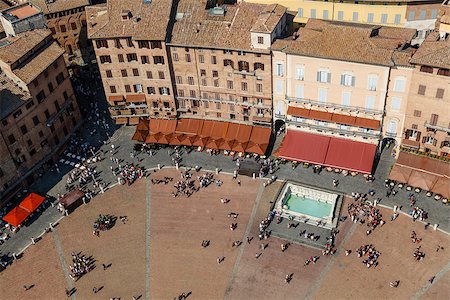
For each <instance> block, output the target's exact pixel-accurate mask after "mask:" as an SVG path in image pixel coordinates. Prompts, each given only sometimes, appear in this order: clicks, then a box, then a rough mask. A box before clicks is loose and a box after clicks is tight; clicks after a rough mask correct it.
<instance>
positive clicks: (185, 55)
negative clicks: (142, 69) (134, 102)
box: [169, 0, 287, 126]
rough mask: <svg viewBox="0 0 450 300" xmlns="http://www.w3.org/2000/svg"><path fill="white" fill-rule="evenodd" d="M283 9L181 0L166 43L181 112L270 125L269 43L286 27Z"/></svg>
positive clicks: (279, 7)
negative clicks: (216, 4) (217, 4)
mask: <svg viewBox="0 0 450 300" xmlns="http://www.w3.org/2000/svg"><path fill="white" fill-rule="evenodd" d="M285 12H286V8H284V7H282V6H280V5H276V4H275V5H256V4H249V3H245V2H243V3H239V4H235V5H229V6H223V7H221V8H219V7H214V6H213V7H212V8H208V7H206V8H205V2H201V1H195V0H183V1H180V3H179V4H178V7H177V16H179V18H177V20H176V22H175V24H174V27H173V31H172V38H171V41H170V43H169V49H170V54H171V65H172V68H173V74H174V85H175V88H176V98H177V102H178V114H179V116H180V117H197V118H206V119H216V120H223V121H228V120H231V121H232V122H237V123H246V124H250V125H264V126H271V124H272V84H271V74H272V66H271V52H270V47H271V44H272V42H273V41H274V40H275V39H276V38H278V37H280V36H281V35H282V34H283V33H284V32H285V31H286V29H287V26H286V15H285ZM185 28H192V30H185Z"/></svg>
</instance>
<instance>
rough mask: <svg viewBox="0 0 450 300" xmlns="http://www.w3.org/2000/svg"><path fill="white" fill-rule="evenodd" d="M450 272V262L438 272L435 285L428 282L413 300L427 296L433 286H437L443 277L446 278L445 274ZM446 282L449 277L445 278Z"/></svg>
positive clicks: (434, 281)
mask: <svg viewBox="0 0 450 300" xmlns="http://www.w3.org/2000/svg"><path fill="white" fill-rule="evenodd" d="M449 270H450V262H449V263H448V264H447V265H445V266H444V267H443V268H442V269H440V270H439V272H437V274H436V275H435V278H434V280H433V283H429V282H427V283H426V284H425V285H424V286H422V287H421V288H420V289H419V290H418V291H417V292H416V294H415V295H414V297H412V298H411V299H412V300H417V299H420V298H422V296H423V295H425V293H426V292H427V291H428V290H429V289H430V287H431V286H432V285H433V284H436V282H438V281H439V280H440V279H441V278H442V277H444V275H445V274H447V272H448V271H449ZM444 279H445V280H448V276H445V277H444Z"/></svg>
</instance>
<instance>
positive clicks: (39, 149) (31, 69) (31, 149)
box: [0, 29, 80, 201]
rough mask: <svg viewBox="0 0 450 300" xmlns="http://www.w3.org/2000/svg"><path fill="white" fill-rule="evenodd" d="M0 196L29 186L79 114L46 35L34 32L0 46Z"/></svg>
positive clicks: (64, 72)
mask: <svg viewBox="0 0 450 300" xmlns="http://www.w3.org/2000/svg"><path fill="white" fill-rule="evenodd" d="M0 44H1V45H2V46H0V69H1V72H0V81H1V85H0V106H1V108H2V109H1V123H0V132H1V142H0V146H1V147H0V148H1V150H0V152H1V158H0V160H1V163H0V194H1V196H2V197H1V198H2V200H5V201H6V199H7V197H6V195H8V194H10V193H11V192H14V191H16V189H17V188H20V186H21V185H22V184H24V185H26V184H31V183H32V182H33V181H34V179H35V178H37V176H38V175H39V174H40V173H42V172H43V170H45V169H46V168H48V167H49V166H51V165H53V164H54V162H53V161H52V158H53V156H54V155H55V154H56V153H57V151H58V150H59V149H60V148H61V147H62V146H63V145H64V143H65V142H66V141H67V140H68V138H69V137H70V135H71V133H72V132H73V131H74V130H75V128H77V126H78V124H79V123H80V111H79V108H78V105H77V102H76V99H75V96H74V92H73V89H72V84H71V81H70V78H69V74H68V71H67V68H66V65H65V61H64V58H63V54H64V50H63V49H62V48H61V47H60V46H59V45H58V44H57V43H56V42H55V41H54V40H53V38H52V36H51V32H50V31H48V30H45V29H36V30H33V31H29V32H23V33H20V34H17V35H16V36H14V37H6V38H4V39H2V40H1V41H0Z"/></svg>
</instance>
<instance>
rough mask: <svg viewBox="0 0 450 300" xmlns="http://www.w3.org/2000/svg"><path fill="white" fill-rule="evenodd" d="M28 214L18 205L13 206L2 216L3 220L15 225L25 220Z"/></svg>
mask: <svg viewBox="0 0 450 300" xmlns="http://www.w3.org/2000/svg"><path fill="white" fill-rule="evenodd" d="M29 215H30V212H29V211H28V210H26V209H24V208H22V207H20V206H17V207H15V208H13V209H12V210H11V211H10V212H9V213H8V214H7V215H6V216H4V217H3V221H5V222H8V223H9V224H11V225H13V226H15V227H17V226H19V225H20V224H22V222H23V221H25V219H26V218H28V216H29Z"/></svg>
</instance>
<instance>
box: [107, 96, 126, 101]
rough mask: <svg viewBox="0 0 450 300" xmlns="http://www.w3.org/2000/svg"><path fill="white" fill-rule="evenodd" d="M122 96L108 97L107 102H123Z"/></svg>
mask: <svg viewBox="0 0 450 300" xmlns="http://www.w3.org/2000/svg"><path fill="white" fill-rule="evenodd" d="M123 100H124V99H123V96H122V95H111V96H109V97H108V101H109V102H116V101H123Z"/></svg>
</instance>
